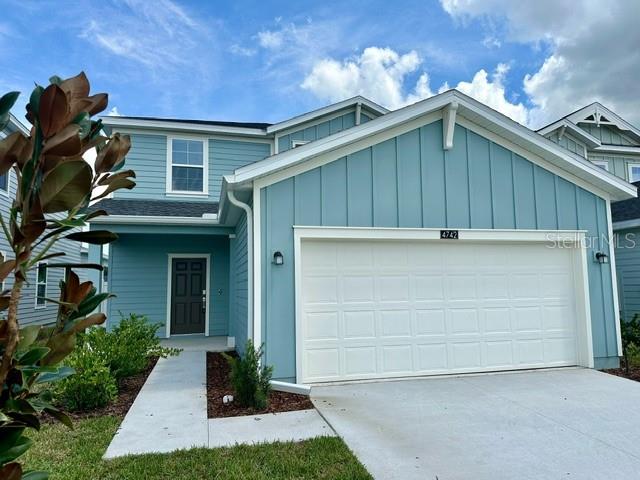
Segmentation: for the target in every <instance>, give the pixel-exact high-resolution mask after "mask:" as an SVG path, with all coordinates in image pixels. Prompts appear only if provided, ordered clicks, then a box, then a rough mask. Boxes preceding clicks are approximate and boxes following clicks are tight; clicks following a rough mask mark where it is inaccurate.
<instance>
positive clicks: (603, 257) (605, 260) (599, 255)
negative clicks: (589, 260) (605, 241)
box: [594, 252, 609, 263]
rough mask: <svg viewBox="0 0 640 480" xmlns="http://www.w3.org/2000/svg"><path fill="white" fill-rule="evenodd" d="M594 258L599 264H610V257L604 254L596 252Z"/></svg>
mask: <svg viewBox="0 0 640 480" xmlns="http://www.w3.org/2000/svg"><path fill="white" fill-rule="evenodd" d="M594 257H595V259H596V262H598V263H609V255H607V254H606V253H604V252H596V253H595V254H594Z"/></svg>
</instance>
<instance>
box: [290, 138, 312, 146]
mask: <svg viewBox="0 0 640 480" xmlns="http://www.w3.org/2000/svg"><path fill="white" fill-rule="evenodd" d="M307 143H309V140H291V148H296V147H301V146H302V145H306V144H307Z"/></svg>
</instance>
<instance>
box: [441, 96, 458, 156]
mask: <svg viewBox="0 0 640 480" xmlns="http://www.w3.org/2000/svg"><path fill="white" fill-rule="evenodd" d="M457 111H458V102H451V103H450V104H449V105H447V106H446V107H444V112H443V121H442V148H444V149H445V150H451V149H452V148H453V131H454V129H455V126H456V112H457Z"/></svg>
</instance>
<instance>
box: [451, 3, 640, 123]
mask: <svg viewBox="0 0 640 480" xmlns="http://www.w3.org/2000/svg"><path fill="white" fill-rule="evenodd" d="M441 3H442V6H443V8H444V9H445V10H446V11H447V12H448V13H449V14H450V15H451V16H452V17H453V18H455V19H457V20H459V21H461V22H462V23H466V22H469V21H472V20H474V19H478V20H479V21H480V22H481V23H482V24H483V25H484V26H485V28H487V29H488V30H492V29H493V28H494V27H495V25H496V24H502V26H503V29H504V35H505V37H506V39H507V40H511V41H516V42H522V43H530V44H533V45H534V46H541V45H542V46H544V47H545V49H547V50H548V51H549V53H548V54H547V56H546V59H545V61H544V63H543V65H542V66H541V67H540V68H539V70H538V71H537V72H532V73H531V74H529V75H527V76H526V77H525V78H524V80H523V87H524V91H525V93H526V94H527V95H528V97H529V100H530V101H531V103H532V104H533V108H532V109H531V111H530V123H531V124H532V125H533V126H540V125H542V124H544V123H546V122H550V121H553V120H555V119H557V118H559V117H561V116H563V115H566V114H567V113H570V112H571V111H573V110H575V109H576V108H579V107H582V106H584V105H586V104H589V103H591V102H593V101H595V100H598V101H600V102H602V103H604V104H605V105H607V106H609V107H610V108H612V109H613V110H615V111H616V112H617V113H619V114H620V115H622V116H623V117H625V118H627V119H628V120H629V121H631V122H635V123H636V124H638V125H640V97H638V96H637V95H634V94H633V92H636V91H637V79H638V78H640V49H638V48H637V45H640V29H639V28H638V26H637V22H638V18H640V2H638V1H618V2H605V3H603V2H601V1H598V0H583V1H580V2H576V1H574V0H537V1H535V2H514V1H512V0H482V1H479V0H441Z"/></svg>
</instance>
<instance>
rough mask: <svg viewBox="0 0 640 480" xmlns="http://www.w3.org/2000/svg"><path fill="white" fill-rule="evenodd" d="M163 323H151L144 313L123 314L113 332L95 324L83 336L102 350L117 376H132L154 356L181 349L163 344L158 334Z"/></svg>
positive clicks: (95, 347) (86, 341)
mask: <svg viewBox="0 0 640 480" xmlns="http://www.w3.org/2000/svg"><path fill="white" fill-rule="evenodd" d="M161 326H162V325H161V324H159V323H149V321H148V320H147V317H146V316H144V315H136V314H133V313H132V314H131V315H129V317H124V316H123V317H122V319H121V321H120V323H119V324H118V326H117V327H115V328H114V329H113V330H112V331H111V332H107V331H106V330H105V329H104V328H94V329H92V330H91V331H89V332H87V333H86V334H85V336H84V342H85V343H87V344H89V345H90V346H91V347H92V348H93V349H95V350H96V351H98V352H100V354H101V355H103V356H104V358H105V359H106V362H107V365H108V366H109V368H110V369H111V372H112V373H113V375H114V376H115V377H116V378H124V377H130V376H132V375H136V374H138V373H140V372H142V371H143V370H144V369H145V368H146V367H147V365H148V364H149V358H151V357H156V356H157V357H163V358H164V357H169V356H173V355H177V354H178V353H180V350H178V349H175V348H165V347H162V346H161V345H160V339H159V338H158V336H157V335H156V334H157V332H158V329H159V328H160V327H161Z"/></svg>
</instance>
